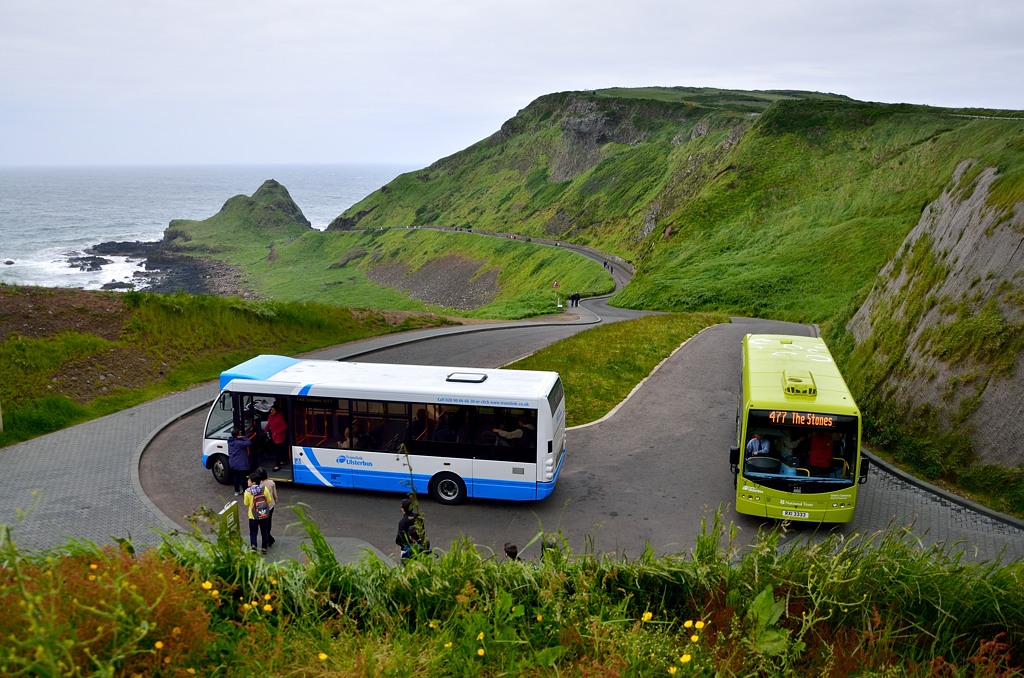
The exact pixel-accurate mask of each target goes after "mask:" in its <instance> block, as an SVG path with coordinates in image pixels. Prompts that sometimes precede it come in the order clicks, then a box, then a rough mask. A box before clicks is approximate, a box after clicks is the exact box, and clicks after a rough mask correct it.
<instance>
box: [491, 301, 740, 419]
mask: <svg viewBox="0 0 1024 678" xmlns="http://www.w3.org/2000/svg"><path fill="white" fill-rule="evenodd" d="M727 322H729V317H728V316H725V315H720V314H717V313H673V314H665V315H649V316H644V317H642V318H637V319H635V320H624V321H622V322H617V323H611V324H607V325H598V326H597V327H594V328H592V329H589V330H586V331H584V332H580V333H579V334H576V335H574V336H572V337H569V338H567V339H563V340H561V341H559V342H556V343H554V344H551V345H550V346H548V347H545V348H543V349H541V350H540V351H537V352H536V353H534V354H533V355H530V356H527V357H526V358H523V359H522V360H517V361H516V362H514V363H512V364H511V365H507V366H506V367H509V368H511V369H520V370H550V371H552V372H558V373H559V375H560V376H561V377H562V384H563V385H564V387H565V399H566V402H567V403H569V405H568V407H566V415H565V417H566V425H567V426H579V425H580V424H586V423H589V422H591V421H595V420H597V419H600V418H601V417H603V416H604V415H605V414H607V413H608V412H609V411H610V410H611V409H612V408H613V407H615V406H616V405H617V404H618V403H620V402H622V400H623V399H624V398H625V397H626V396H627V395H629V393H630V391H632V390H633V388H634V387H635V386H636V385H637V384H639V383H640V382H641V381H643V380H644V379H645V378H646V377H647V375H649V374H650V373H651V370H653V369H654V368H655V367H656V366H657V365H658V363H660V362H661V361H662V360H664V359H665V358H667V357H668V356H669V355H671V353H672V351H674V350H676V348H678V347H679V345H680V344H681V343H682V342H684V341H686V340H687V339H689V338H690V337H692V336H693V335H694V334H696V333H697V332H699V331H700V330H702V329H704V328H705V327H709V326H711V325H716V324H718V323H727Z"/></svg>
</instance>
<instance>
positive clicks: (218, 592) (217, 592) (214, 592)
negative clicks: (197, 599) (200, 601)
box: [210, 589, 220, 598]
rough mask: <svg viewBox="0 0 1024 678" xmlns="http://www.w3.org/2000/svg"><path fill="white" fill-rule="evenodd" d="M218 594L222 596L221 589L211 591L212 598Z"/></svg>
mask: <svg viewBox="0 0 1024 678" xmlns="http://www.w3.org/2000/svg"><path fill="white" fill-rule="evenodd" d="M218 596H220V591H218V590H217V589H214V590H212V591H210V597H211V598H217V597H218Z"/></svg>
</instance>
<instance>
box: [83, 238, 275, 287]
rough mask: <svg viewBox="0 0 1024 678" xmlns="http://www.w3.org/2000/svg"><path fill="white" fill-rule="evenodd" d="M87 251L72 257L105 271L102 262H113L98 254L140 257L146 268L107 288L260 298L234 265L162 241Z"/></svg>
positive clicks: (112, 244) (115, 244)
mask: <svg viewBox="0 0 1024 678" xmlns="http://www.w3.org/2000/svg"><path fill="white" fill-rule="evenodd" d="M87 251H88V252H89V254H90V256H86V257H69V259H68V260H69V261H73V260H76V259H89V260H96V261H97V263H98V265H97V267H96V268H94V269H90V270H101V269H102V264H109V263H112V262H111V260H109V259H103V258H102V257H99V256H96V255H99V254H106V255H108V256H119V257H127V258H129V259H139V260H140V264H139V266H141V267H142V268H143V269H144V270H143V271H136V272H135V273H133V274H132V278H133V280H132V281H131V282H118V281H111V282H109V283H106V284H105V285H103V286H102V288H103V289H105V290H124V289H129V290H130V289H136V288H144V289H145V290H146V291H147V292H156V293H161V294H166V293H171V292H184V293H186V294H213V295H217V296H239V297H242V298H246V299H253V298H256V295H255V294H253V293H252V292H251V291H250V290H248V289H247V288H246V287H245V285H244V284H243V282H242V276H241V275H240V274H239V272H238V271H236V270H235V269H233V268H232V267H231V266H228V265H227V264H223V263H221V262H218V261H213V260H209V259H202V258H200V257H194V256H187V255H184V254H178V253H176V252H174V251H172V250H171V249H170V248H169V247H168V246H167V242H165V241H162V240H157V241H153V242H143V241H139V240H135V241H123V242H116V241H108V242H103V243H100V244H99V245H95V246H93V247H90V248H89V249H88V250H87Z"/></svg>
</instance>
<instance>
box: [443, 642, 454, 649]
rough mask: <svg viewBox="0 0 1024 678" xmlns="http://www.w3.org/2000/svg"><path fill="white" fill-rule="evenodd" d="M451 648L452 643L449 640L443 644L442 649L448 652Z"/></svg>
mask: <svg viewBox="0 0 1024 678" xmlns="http://www.w3.org/2000/svg"><path fill="white" fill-rule="evenodd" d="M451 647H452V641H450V640H449V641H448V642H447V643H445V644H444V649H446V650H450V649H451Z"/></svg>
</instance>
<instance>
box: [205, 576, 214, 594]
mask: <svg viewBox="0 0 1024 678" xmlns="http://www.w3.org/2000/svg"><path fill="white" fill-rule="evenodd" d="M212 588H213V582H211V581H210V580H209V579H207V580H206V581H204V582H203V589H205V590H206V591H209V590H210V589H212Z"/></svg>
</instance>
